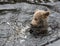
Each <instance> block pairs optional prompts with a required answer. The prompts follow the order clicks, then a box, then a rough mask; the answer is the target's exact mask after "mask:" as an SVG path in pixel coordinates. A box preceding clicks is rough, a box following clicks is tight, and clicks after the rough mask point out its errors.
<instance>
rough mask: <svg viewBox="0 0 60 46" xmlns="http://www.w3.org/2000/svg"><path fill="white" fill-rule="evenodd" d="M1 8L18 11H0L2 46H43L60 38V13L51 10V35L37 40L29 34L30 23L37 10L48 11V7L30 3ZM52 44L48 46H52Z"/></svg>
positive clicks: (0, 42)
mask: <svg viewBox="0 0 60 46" xmlns="http://www.w3.org/2000/svg"><path fill="white" fill-rule="evenodd" d="M0 6H1V7H0V9H4V8H5V9H16V11H14V10H11V11H7V10H4V11H3V12H2V11H0V12H1V13H0V46H42V45H43V44H45V43H47V42H50V41H52V40H54V39H56V38H57V37H60V13H59V12H56V11H52V10H51V9H50V12H51V13H50V16H49V17H48V25H49V27H48V31H49V32H48V33H49V34H50V35H47V36H44V37H43V38H41V37H40V36H39V37H38V38H35V37H33V36H32V35H31V34H30V33H29V32H28V28H29V24H30V21H31V19H32V16H33V14H34V11H35V10H36V9H41V10H48V8H47V7H46V6H41V5H33V4H28V3H16V4H5V5H0ZM59 7H60V6H59ZM59 42H60V41H59ZM59 42H58V43H59ZM50 44H53V43H50ZM50 44H48V45H47V46H52V45H50ZM54 44H55V43H54ZM58 45H60V44H58ZM54 46H55V45H54Z"/></svg>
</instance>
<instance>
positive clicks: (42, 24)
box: [30, 10, 49, 35]
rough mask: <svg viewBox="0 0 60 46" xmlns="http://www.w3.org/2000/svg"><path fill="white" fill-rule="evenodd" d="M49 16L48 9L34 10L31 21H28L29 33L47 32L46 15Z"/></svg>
mask: <svg viewBox="0 0 60 46" xmlns="http://www.w3.org/2000/svg"><path fill="white" fill-rule="evenodd" d="M48 16H49V11H44V10H36V11H35V13H34V15H33V18H32V21H31V23H30V25H31V27H30V33H32V34H34V35H40V34H47V31H48V30H47V29H48V23H47V17H48Z"/></svg>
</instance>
